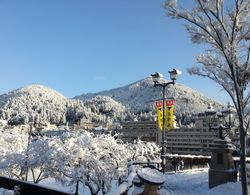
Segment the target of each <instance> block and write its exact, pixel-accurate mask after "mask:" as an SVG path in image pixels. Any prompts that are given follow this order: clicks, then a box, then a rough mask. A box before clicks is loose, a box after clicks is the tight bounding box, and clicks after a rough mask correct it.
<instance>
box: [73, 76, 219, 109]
mask: <svg viewBox="0 0 250 195" xmlns="http://www.w3.org/2000/svg"><path fill="white" fill-rule="evenodd" d="M165 82H167V81H165ZM95 96H109V97H111V98H113V99H114V100H116V101H118V102H120V103H122V104H123V105H124V106H125V107H127V108H128V109H129V110H131V111H132V112H134V113H139V112H148V111H150V110H154V101H155V100H157V99H162V88H161V87H154V86H153V82H152V79H151V78H150V77H148V78H146V79H143V80H140V81H137V82H135V83H132V84H129V85H126V86H124V87H120V88H116V89H111V90H107V91H102V92H99V93H92V94H82V95H80V96H76V97H75V99H81V100H86V99H89V98H93V97H95ZM166 96H167V98H169V97H174V99H175V105H176V107H175V110H176V112H177V113H179V114H180V113H198V112H202V111H204V110H205V109H207V106H208V104H212V105H213V106H214V107H215V108H220V107H221V106H222V105H221V104H220V103H218V102H216V101H214V100H212V99H210V98H208V97H206V96H205V95H203V94H201V93H200V92H198V91H195V90H193V89H191V88H189V87H187V86H184V85H181V84H175V85H169V87H168V89H167V92H166Z"/></svg>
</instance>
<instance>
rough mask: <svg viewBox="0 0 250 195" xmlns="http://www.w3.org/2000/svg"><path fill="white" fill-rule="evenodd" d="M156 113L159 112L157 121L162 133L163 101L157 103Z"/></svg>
mask: <svg viewBox="0 0 250 195" xmlns="http://www.w3.org/2000/svg"><path fill="white" fill-rule="evenodd" d="M155 105H156V111H157V121H158V127H159V129H160V130H161V131H162V126H163V122H162V121H163V101H162V100H160V101H156V102H155Z"/></svg>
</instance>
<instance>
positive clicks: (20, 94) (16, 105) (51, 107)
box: [0, 85, 67, 124]
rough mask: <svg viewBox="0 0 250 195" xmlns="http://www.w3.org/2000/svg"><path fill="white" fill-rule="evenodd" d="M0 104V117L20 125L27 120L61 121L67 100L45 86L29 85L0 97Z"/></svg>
mask: <svg viewBox="0 0 250 195" xmlns="http://www.w3.org/2000/svg"><path fill="white" fill-rule="evenodd" d="M0 102H1V104H0V107H1V109H0V117H2V118H3V119H10V118H11V121H10V123H11V124H22V123H28V121H29V120H36V121H48V120H49V121H51V122H55V121H58V120H62V117H63V115H64V113H65V112H66V103H67V98H65V97H64V96H63V95H62V94H60V93H58V92H56V91H54V90H52V89H50V88H47V87H45V86H42V85H31V86H28V87H24V88H20V89H17V90H14V91H11V92H9V93H7V94H3V95H1V96H0ZM31 117H33V119H31ZM47 119H48V120H47Z"/></svg>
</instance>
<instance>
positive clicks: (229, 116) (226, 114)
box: [205, 102, 236, 139]
mask: <svg viewBox="0 0 250 195" xmlns="http://www.w3.org/2000/svg"><path fill="white" fill-rule="evenodd" d="M235 113H236V111H235V109H234V108H233V106H232V105H231V104H230V102H229V103H228V105H227V107H226V108H224V109H222V110H221V111H219V112H216V110H214V109H213V107H212V106H211V105H209V106H208V109H207V110H206V111H205V117H206V119H207V123H208V126H209V130H218V131H219V138H220V139H224V138H225V136H223V130H227V131H229V130H231V127H232V125H233V121H232V120H233V119H234V117H235ZM218 122H219V124H218ZM215 124H216V125H215Z"/></svg>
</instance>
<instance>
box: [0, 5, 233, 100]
mask: <svg viewBox="0 0 250 195" xmlns="http://www.w3.org/2000/svg"><path fill="white" fill-rule="evenodd" d="M163 2H164V0H105V1H104V0H40V1H39V0H22V1H20V0H11V1H9V0H2V1H1V2H0V26H1V28H0V70H1V76H0V83H1V85H0V94H2V93H6V92H8V91H10V90H13V89H16V88H19V87H22V86H27V85H30V84H34V83H36V84H42V85H46V86H48V87H51V88H53V89H55V90H57V91H58V92H60V93H62V94H64V95H65V96H66V97H70V98H71V97H74V96H76V95H80V94H82V93H88V92H98V91H102V90H107V89H112V88H117V87H121V86H124V85H127V84H129V83H132V82H135V81H137V80H140V79H143V78H145V77H147V76H148V75H150V74H151V73H152V72H155V71H158V72H161V73H162V74H164V75H165V76H166V78H168V70H171V69H172V68H178V69H180V70H181V71H182V72H183V74H182V75H181V76H180V77H179V78H178V80H177V82H178V83H181V84H184V85H187V86H189V87H191V88H193V89H195V90H198V91H200V92H202V93H203V94H205V95H207V96H209V97H211V98H214V99H216V100H219V101H221V102H226V101H227V100H228V99H229V98H228V97H227V96H226V95H225V94H223V93H222V92H220V88H219V87H218V86H217V85H215V84H214V83H213V82H212V81H209V80H207V79H203V78H200V77H196V76H190V75H188V73H187V71H186V69H187V68H188V67H191V66H192V65H194V64H195V63H196V62H195V58H194V57H195V56H196V55H197V54H199V53H200V52H202V51H203V49H204V47H203V46H202V45H194V44H192V43H191V41H190V40H189V38H188V34H187V33H186V31H185V29H184V26H183V24H184V23H183V21H176V20H172V19H170V18H168V17H166V16H165V13H164V9H163V8H162V4H163ZM190 2H191V1H185V3H186V5H187V6H189V5H188V3H190Z"/></svg>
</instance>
